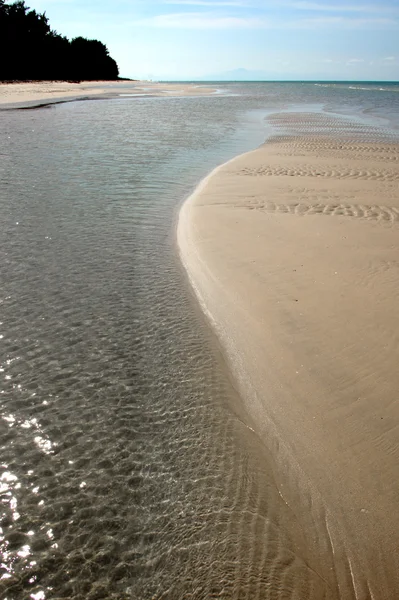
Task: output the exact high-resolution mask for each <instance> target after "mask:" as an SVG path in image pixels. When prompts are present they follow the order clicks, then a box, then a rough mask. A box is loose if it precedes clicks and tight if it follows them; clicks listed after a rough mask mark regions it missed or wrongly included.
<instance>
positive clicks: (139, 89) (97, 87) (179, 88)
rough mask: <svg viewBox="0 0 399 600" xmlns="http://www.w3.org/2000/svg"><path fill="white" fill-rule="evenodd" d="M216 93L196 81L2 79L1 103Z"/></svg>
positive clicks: (0, 84)
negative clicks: (14, 80)
mask: <svg viewBox="0 0 399 600" xmlns="http://www.w3.org/2000/svg"><path fill="white" fill-rule="evenodd" d="M213 93H215V89H213V88H209V87H200V86H198V85H195V84H177V83H171V84H169V83H154V82H147V81H90V82H89V81H86V82H85V81H83V82H81V83H71V82H67V81H42V82H40V81H39V82H24V83H0V106H1V105H4V104H20V103H35V102H46V101H48V102H49V103H51V102H54V101H59V100H68V99H69V100H71V99H75V98H84V97H89V98H92V97H99V96H110V95H111V96H112V97H114V96H119V95H127V96H142V95H151V96H198V95H210V94H213Z"/></svg>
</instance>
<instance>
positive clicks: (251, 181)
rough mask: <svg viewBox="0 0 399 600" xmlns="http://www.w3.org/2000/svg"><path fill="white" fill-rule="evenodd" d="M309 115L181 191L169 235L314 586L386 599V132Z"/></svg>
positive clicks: (390, 206)
mask: <svg viewBox="0 0 399 600" xmlns="http://www.w3.org/2000/svg"><path fill="white" fill-rule="evenodd" d="M305 118H306V119H310V121H312V118H313V117H312V116H306V117H305V116H304V115H296V116H295V115H293V116H292V115H291V116H289V115H287V116H285V117H283V118H280V121H282V125H284V120H285V125H288V124H290V126H292V124H293V123H294V124H295V122H297V123H299V124H300V123H301V119H302V120H303V119H305ZM290 120H291V123H289V121H290ZM319 125H320V119H319ZM322 125H323V127H319V132H318V135H313V136H312V135H310V134H308V135H303V134H302V135H297V136H294V137H288V136H281V137H280V138H277V137H276V138H275V139H272V140H270V141H269V142H268V143H267V144H265V145H264V146H262V147H261V148H259V149H257V150H255V151H254V152H250V153H248V154H245V155H243V156H240V157H238V158H236V159H234V160H233V161H230V162H229V163H226V164H225V165H223V166H222V167H219V168H218V169H216V170H215V171H214V172H213V173H212V174H211V175H210V176H209V177H208V178H207V179H206V180H205V181H204V182H203V183H202V184H201V185H200V186H199V188H198V189H197V190H196V192H195V193H194V194H193V195H192V196H191V197H190V198H189V199H188V200H187V201H186V203H185V204H184V205H183V208H182V210H181V213H180V218H179V224H178V242H179V247H180V252H181V257H182V260H183V263H184V265H185V268H186V270H187V272H188V275H189V278H190V281H191V284H192V286H193V288H194V290H195V292H196V294H197V297H198V299H199V301H200V303H201V305H202V308H203V310H204V311H205V313H206V315H207V316H208V318H209V319H210V321H211V323H212V326H213V327H214V329H215V331H216V333H217V335H218V337H219V339H220V341H221V344H222V347H223V350H224V353H225V356H226V358H227V360H228V363H229V366H230V367H231V370H232V373H233V376H234V379H235V383H236V386H237V388H238V390H239V392H240V395H241V398H242V402H243V406H244V409H245V420H246V423H247V425H248V426H249V427H250V428H251V429H252V430H253V431H254V432H255V433H256V434H257V436H258V437H259V439H260V440H261V443H262V444H263V447H264V448H265V450H266V451H267V453H268V456H271V457H272V461H273V468H274V477H275V480H276V482H277V487H278V491H279V494H280V496H281V497H282V498H283V500H284V501H285V503H286V504H287V506H288V507H289V508H290V510H291V511H292V514H293V515H294V517H295V519H296V521H297V522H298V523H299V524H300V527H301V530H302V532H303V536H304V540H305V543H306V545H307V547H308V548H309V549H310V548H311V549H312V554H313V556H314V557H316V558H315V560H314V561H312V565H311V567H312V569H314V570H315V571H316V573H317V574H318V576H319V577H320V578H321V580H324V582H325V583H326V589H327V590H328V593H327V592H326V591H325V590H324V592H323V593H322V594H321V595H320V597H323V598H324V597H327V596H326V595H325V594H326V593H327V595H328V597H332V598H342V599H344V598H345V599H352V598H357V599H359V600H360V599H374V600H377V599H378V600H380V599H381V600H389V599H391V598H392V599H393V598H396V597H397V590H398V589H399V554H398V552H397V533H396V532H397V531H398V528H399V510H398V498H399V485H398V475H399V467H398V464H399V463H398V455H399V434H398V431H399V408H398V404H397V394H398V389H399V372H398V369H397V364H398V359H399V339H398V323H399V303H398V301H397V296H398V293H397V292H398V285H399V262H398V253H397V248H398V245H399V187H398V182H399V145H397V144H394V143H390V142H389V141H382V142H380V141H375V140H374V141H373V140H367V139H366V138H367V136H364V137H363V138H361V137H360V138H356V136H353V132H350V131H344V129H345V128H344V129H341V131H339V132H338V133H336V134H335V135H334V131H333V130H331V131H332V134H331V135H329V133H331V132H330V131H329V129H330V126H329V124H328V122H327V121H326V122H325V123H322ZM299 129H300V127H299Z"/></svg>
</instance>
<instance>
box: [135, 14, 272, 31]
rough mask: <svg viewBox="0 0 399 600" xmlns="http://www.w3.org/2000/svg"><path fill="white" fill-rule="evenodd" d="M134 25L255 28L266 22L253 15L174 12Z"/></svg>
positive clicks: (169, 27)
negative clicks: (234, 15)
mask: <svg viewBox="0 0 399 600" xmlns="http://www.w3.org/2000/svg"><path fill="white" fill-rule="evenodd" d="M135 24H136V25H146V26H148V27H158V28H165V29H257V28H262V27H266V26H267V25H266V22H265V21H263V20H261V19H257V18H254V17H248V18H241V17H229V16H226V17H225V16H221V15H214V14H209V13H208V14H207V13H174V14H169V15H157V16H155V17H150V18H148V19H142V20H140V21H138V22H136V23H135Z"/></svg>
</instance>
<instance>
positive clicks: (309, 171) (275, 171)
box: [239, 165, 399, 181]
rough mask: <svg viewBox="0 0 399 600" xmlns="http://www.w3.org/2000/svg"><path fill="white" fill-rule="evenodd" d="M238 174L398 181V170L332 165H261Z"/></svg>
mask: <svg viewBox="0 0 399 600" xmlns="http://www.w3.org/2000/svg"><path fill="white" fill-rule="evenodd" d="M239 174H240V175H247V176H252V177H260V176H262V177H322V178H325V179H332V178H337V179H338V178H339V179H362V180H365V181H368V180H370V181H398V180H399V172H397V171H388V170H373V169H353V168H352V169H344V168H342V167H336V168H334V167H333V166H332V167H331V168H329V169H323V168H318V167H316V166H315V167H314V168H313V167H309V166H301V165H296V166H295V167H292V168H286V167H274V166H269V165H262V166H259V167H257V168H256V169H251V168H245V169H242V170H240V171H239Z"/></svg>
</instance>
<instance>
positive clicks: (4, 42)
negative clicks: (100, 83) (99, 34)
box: [0, 0, 119, 81]
mask: <svg viewBox="0 0 399 600" xmlns="http://www.w3.org/2000/svg"><path fill="white" fill-rule="evenodd" d="M0 57H1V60H0V80H3V81H4V80H27V79H36V80H44V79H68V80H82V79H89V80H94V79H117V78H118V74H119V71H118V65H117V64H116V62H115V61H114V59H113V58H111V57H110V55H109V52H108V49H107V47H106V46H105V45H104V44H103V43H102V42H99V41H98V40H88V39H86V38H83V37H78V38H75V39H73V40H72V41H69V40H68V39H67V38H66V37H64V36H61V35H59V34H58V33H57V32H56V31H53V30H52V29H51V28H50V25H49V22H48V18H47V17H46V13H43V14H40V13H38V12H36V11H35V10H31V9H30V8H28V7H27V6H26V5H25V2H24V1H23V0H19V1H17V2H14V3H13V4H6V3H5V0H0Z"/></svg>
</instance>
